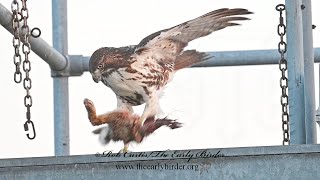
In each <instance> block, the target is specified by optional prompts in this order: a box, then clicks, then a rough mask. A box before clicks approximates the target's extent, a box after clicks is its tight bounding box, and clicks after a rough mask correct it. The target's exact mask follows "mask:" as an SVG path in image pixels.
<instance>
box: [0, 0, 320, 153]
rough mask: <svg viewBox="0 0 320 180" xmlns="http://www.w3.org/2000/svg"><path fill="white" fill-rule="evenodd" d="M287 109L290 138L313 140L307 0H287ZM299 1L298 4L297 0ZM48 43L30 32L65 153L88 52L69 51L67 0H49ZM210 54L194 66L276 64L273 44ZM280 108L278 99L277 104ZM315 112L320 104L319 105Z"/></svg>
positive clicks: (58, 148)
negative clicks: (75, 87) (72, 88)
mask: <svg viewBox="0 0 320 180" xmlns="http://www.w3.org/2000/svg"><path fill="white" fill-rule="evenodd" d="M285 2H286V13H287V16H286V17H287V44H288V51H287V59H288V78H289V114H290V135H291V143H292V144H306V143H307V144H314V143H316V141H317V139H316V127H315V118H316V117H315V97H314V94H315V93H314V92H315V90H314V72H313V71H314V70H313V69H314V61H315V62H320V48H315V49H313V46H312V29H311V25H312V19H311V0H286V1H285ZM302 5H303V6H302ZM11 17H12V15H11V13H10V11H8V10H7V9H6V8H4V7H3V6H2V5H1V4H0V24H1V25H2V26H4V27H5V28H6V29H7V30H8V31H9V32H11V33H12V27H11V23H10V22H11ZM52 18H53V19H52V20H53V47H54V48H52V47H50V46H49V45H48V44H47V43H46V42H45V41H43V40H42V39H41V38H36V39H34V38H30V43H31V45H32V46H31V47H32V50H33V51H34V52H36V53H37V54H38V55H39V56H40V57H41V58H43V60H45V61H46V62H47V63H48V64H49V65H50V68H51V70H52V77H53V86H54V123H55V128H54V132H55V154H56V155H58V156H60V155H69V94H68V93H69V92H68V77H70V76H75V75H81V74H82V73H83V72H84V71H88V61H89V57H83V56H81V55H76V56H75V55H71V56H69V55H68V33H67V32H68V30H67V1H65V0H52ZM209 53H212V54H213V55H214V57H213V58H211V59H210V60H208V61H206V62H204V63H201V64H198V65H196V66H195V67H212V66H230V65H258V64H277V63H278V60H279V54H278V52H277V50H251V51H229V52H209ZM279 108H280V105H279ZM319 114H320V110H319Z"/></svg>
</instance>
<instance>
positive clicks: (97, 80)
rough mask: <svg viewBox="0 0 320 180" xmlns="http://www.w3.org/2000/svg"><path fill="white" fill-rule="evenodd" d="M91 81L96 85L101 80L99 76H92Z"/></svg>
mask: <svg viewBox="0 0 320 180" xmlns="http://www.w3.org/2000/svg"><path fill="white" fill-rule="evenodd" d="M92 79H93V81H94V82H96V83H98V82H99V81H100V80H101V76H100V75H96V74H94V73H93V74H92Z"/></svg>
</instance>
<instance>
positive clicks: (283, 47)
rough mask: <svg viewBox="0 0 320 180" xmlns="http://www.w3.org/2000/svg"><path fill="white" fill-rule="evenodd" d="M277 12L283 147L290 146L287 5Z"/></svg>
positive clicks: (279, 7)
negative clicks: (284, 13) (285, 16)
mask: <svg viewBox="0 0 320 180" xmlns="http://www.w3.org/2000/svg"><path fill="white" fill-rule="evenodd" d="M276 10H277V11H279V13H280V18H279V25H278V28H277V32H278V35H279V36H280V42H279V43H278V51H279V53H280V61H279V69H280V71H281V78H280V87H281V91H282V92H281V98H280V102H281V106H282V116H281V117H282V131H283V141H282V144H283V145H289V144H290V136H289V113H288V102H289V100H288V99H289V98H288V95H287V88H288V78H287V77H286V71H287V69H288V67H287V60H286V59H285V57H284V55H285V53H286V52H287V43H286V42H285V41H284V36H285V34H286V25H285V24H284V18H283V14H282V13H283V11H285V5H283V4H279V5H277V6H276Z"/></svg>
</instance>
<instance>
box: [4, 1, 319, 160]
mask: <svg viewBox="0 0 320 180" xmlns="http://www.w3.org/2000/svg"><path fill="white" fill-rule="evenodd" d="M199 2H200V1H195V0H194V1H172V0H162V1H157V0H135V1H129V0H113V1H103V0H92V1H77V0H69V1H68V31H69V34H68V35H69V37H68V40H69V54H71V55H76V54H81V55H85V56H90V55H91V54H92V53H93V52H94V51H95V50H96V49H98V48H100V47H105V46H111V47H112V46H114V47H119V46H124V45H131V44H137V43H138V42H139V41H140V40H141V39H142V38H144V37H145V36H147V35H149V34H151V33H153V32H155V31H158V30H161V29H164V28H168V27H172V26H174V25H177V24H179V23H182V22H184V21H187V20H189V19H192V18H195V17H198V16H200V15H203V14H205V13H207V12H209V11H212V10H215V9H218V8H226V7H227V8H247V9H249V10H250V11H253V12H254V13H255V14H253V15H250V18H251V19H252V20H251V21H246V22H242V24H243V25H242V26H239V27H231V28H227V29H224V30H222V31H219V32H215V33H213V34H212V35H210V36H207V37H205V38H201V39H199V40H196V41H193V42H192V43H191V44H190V46H189V47H188V49H197V50H199V51H224V50H250V49H275V48H276V47H277V43H278V41H279V37H278V35H277V33H276V27H277V25H278V21H279V17H278V12H277V11H276V10H275V6H276V5H277V4H278V3H279V2H284V1H279V0H265V1H255V0H238V1H234V0H215V1H212V0H202V1H201V3H199ZM27 3H28V8H29V16H30V17H29V20H28V22H29V24H30V26H31V27H39V28H40V29H41V32H42V34H41V37H42V38H43V39H44V40H46V41H47V42H48V43H49V44H52V23H51V1H50V0H41V1H27ZM1 4H2V5H4V6H5V7H7V8H8V9H10V5H11V0H1ZM315 7H318V8H319V7H320V2H319V1H313V21H314V24H316V25H318V28H316V29H315V30H314V39H315V40H314V46H315V47H320V41H319V39H320V12H319V11H315ZM0 42H1V43H0V59H1V61H0V67H1V72H0V74H1V81H0V82H1V84H2V85H0V87H2V88H1V91H0V92H1V93H0V100H1V103H0V111H1V117H2V118H1V126H0V142H1V143H0V158H12V157H30V156H52V155H54V133H53V129H54V127H53V124H54V123H53V88H52V86H53V85H52V78H51V74H50V68H49V66H48V65H47V64H46V63H45V62H44V61H42V60H41V59H40V58H39V57H38V56H37V55H36V54H34V53H31V55H30V58H31V61H32V64H31V66H32V71H31V78H32V89H31V95H32V98H33V106H32V108H31V113H32V120H33V121H34V123H35V127H36V131H37V137H36V139H35V140H33V141H30V140H28V139H27V138H26V136H25V131H24V129H23V124H24V122H25V121H26V119H25V111H26V108H25V107H24V105H23V98H24V96H25V90H24V89H23V87H22V84H15V83H14V81H13V73H14V69H15V67H14V64H13V61H12V56H13V53H14V50H13V47H12V35H11V34H10V33H8V32H7V31H6V30H5V29H4V28H1V27H0ZM315 67H316V68H315V74H316V76H315V80H316V87H317V88H316V97H317V98H316V101H317V104H318V87H319V86H318V81H319V78H318V76H317V75H318V65H316V66H315ZM279 78H280V72H279V69H278V66H277V65H269V66H241V67H240V66H239V67H213V68H193V69H185V70H181V71H180V72H178V73H177V74H176V75H175V77H174V79H173V81H172V82H171V83H170V84H169V85H168V86H167V88H166V90H165V95H164V96H163V98H162V99H161V101H160V103H161V106H162V109H163V110H164V112H165V114H169V115H170V117H173V118H177V119H179V121H180V122H182V123H184V126H183V127H182V128H180V129H177V130H170V129H167V128H165V127H163V128H161V129H159V130H158V131H156V133H154V134H152V135H151V136H149V137H148V138H146V139H145V141H144V142H143V143H142V144H140V145H137V144H133V145H131V146H130V147H129V150H131V151H145V150H167V149H198V148H218V147H219V148H220V147H239V146H241V147H242V146H262V145H280V144H281V143H282V129H281V106H280V92H281V89H280V87H279ZM69 85H70V86H69V94H70V97H69V98H70V100H69V101H70V151H71V154H73V155H74V154H92V153H96V152H97V151H100V152H101V151H104V150H113V151H118V150H120V149H121V148H122V147H123V145H122V143H111V144H109V145H108V146H102V145H100V144H99V142H98V137H97V136H94V135H93V134H92V133H91V131H92V130H93V129H95V127H92V126H91V124H90V123H89V120H88V119H87V112H86V110H85V108H84V106H83V103H82V102H83V99H84V98H89V99H91V100H92V101H93V102H94V103H95V104H96V107H97V111H98V113H104V112H106V111H111V110H113V109H114V108H115V107H116V99H115V96H114V94H113V92H112V91H111V90H110V89H108V88H107V87H106V86H104V85H103V84H101V83H99V84H96V83H94V82H93V80H92V78H91V75H90V74H89V73H88V72H86V73H84V74H83V75H82V76H81V77H71V78H69ZM317 107H318V106H317ZM141 110H142V108H141V107H140V108H138V109H137V112H139V113H140V112H141Z"/></svg>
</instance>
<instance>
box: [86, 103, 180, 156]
mask: <svg viewBox="0 0 320 180" xmlns="http://www.w3.org/2000/svg"><path fill="white" fill-rule="evenodd" d="M83 103H84V105H85V107H86V109H87V111H88V118H89V120H90V122H91V124H92V125H93V126H98V125H101V124H108V126H103V127H100V128H98V129H96V130H95V131H93V133H94V134H99V140H100V142H101V143H102V144H108V143H109V142H110V140H113V141H123V143H124V148H123V152H126V151H127V150H128V145H129V143H130V142H132V141H135V142H137V143H141V142H142V140H143V138H144V137H146V136H148V135H150V134H151V133H153V132H154V131H155V130H157V129H158V128H160V127H161V126H168V127H170V128H171V129H176V128H179V127H181V123H179V122H177V121H175V120H171V119H166V118H164V119H157V120H155V119H154V118H148V119H147V120H146V121H145V122H144V124H143V126H142V125H141V124H140V123H136V121H138V120H139V118H140V116H138V115H135V114H133V113H132V112H129V111H128V110H126V109H117V110H115V111H111V112H109V113H105V114H102V115H97V114H96V109H95V107H94V104H93V102H92V101H90V100H89V99H85V100H84V102H83Z"/></svg>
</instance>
